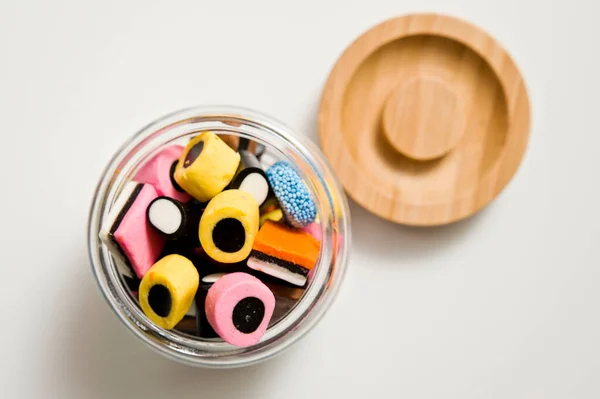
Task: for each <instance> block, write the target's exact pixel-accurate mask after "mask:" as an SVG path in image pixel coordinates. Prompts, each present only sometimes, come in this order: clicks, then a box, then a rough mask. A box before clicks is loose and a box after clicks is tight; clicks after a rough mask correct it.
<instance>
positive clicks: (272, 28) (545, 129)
mask: <svg viewBox="0 0 600 399" xmlns="http://www.w3.org/2000/svg"><path fill="white" fill-rule="evenodd" d="M594 3H596V4H594ZM416 11H437V12H444V13H449V14H452V15H456V16H459V17H462V18H466V19H468V20H470V21H472V22H474V23H476V24H478V25H480V26H482V27H484V28H485V29H486V30H487V31H489V32H490V33H491V34H492V35H494V36H495V37H497V38H498V39H499V40H500V41H501V42H502V43H503V44H504V45H505V47H506V48H507V49H508V50H509V52H510V53H511V54H512V55H513V56H514V58H515V60H516V62H517V64H518V65H519V67H520V68H521V70H522V72H523V75H524V77H525V79H526V81H527V84H528V88H529V92H530V95H531V101H532V107H533V108H532V115H533V127H532V135H531V142H530V146H529V149H528V151H527V153H526V156H525V159H524V161H523V164H522V166H521V168H520V169H519V171H518V173H517V175H516V176H515V179H514V180H513V181H512V182H511V183H510V185H509V186H508V188H507V189H506V190H505V191H504V192H503V193H502V195H501V196H500V197H499V198H498V199H497V201H495V202H494V203H493V204H492V205H491V206H490V207H488V208H487V209H486V210H485V211H484V212H482V213H480V214H479V215H478V216H476V217H474V218H472V219H470V220H468V221H466V222H462V223H458V224H456V225H452V226H450V227H445V228H435V229H411V228H405V227H400V226H397V225H393V224H390V223H387V222H385V221H382V220H380V219H377V218H376V217H374V216H372V215H371V214H369V213H367V212H365V211H364V210H362V209H361V208H360V207H358V206H356V205H355V204H352V205H351V208H352V217H353V231H354V238H355V240H354V245H353V250H352V259H351V263H350V265H349V266H350V267H349V272H348V274H347V280H346V281H345V284H344V286H343V287H342V290H341V292H340V294H339V297H338V300H337V301H336V303H335V304H334V306H333V307H332V308H331V310H330V311H329V312H328V314H327V316H326V317H325V318H324V319H323V320H322V322H321V323H320V324H319V325H318V327H317V328H316V329H315V330H313V331H312V332H311V333H310V334H309V335H308V336H306V338H305V339H303V340H302V341H301V342H299V343H298V344H297V345H295V346H294V347H293V348H292V349H290V350H289V351H287V352H285V353H284V354H282V355H281V356H279V357H277V358H275V359H273V360H272V361H269V362H267V363H263V364H261V365H259V366H255V367H251V368H246V369H236V370H233V371H214V370H203V369H194V368H190V367H187V366H183V365H179V364H176V363H173V362H171V361H169V360H166V359H163V358H162V357H160V356H159V355H156V354H154V353H153V352H151V351H150V350H149V349H147V348H146V347H145V346H143V344H142V343H140V342H138V341H137V340H136V339H135V338H134V337H133V336H132V335H131V334H130V333H129V332H128V331H127V330H126V329H125V328H124V327H123V326H121V325H120V323H119V322H118V321H117V320H116V318H115V317H114V316H113V314H112V313H111V311H110V310H109V308H108V306H107V305H106V304H105V303H104V300H103V299H102V297H101V295H100V294H99V290H98V289H97V287H96V285H95V283H94V281H93V278H92V275H91V272H90V268H89V263H88V258H87V252H86V246H85V234H86V218H87V212H88V206H89V203H90V200H91V197H92V193H93V190H94V188H95V185H96V181H97V179H98V178H99V176H100V173H101V170H102V169H103V167H104V165H105V163H106V162H107V160H108V158H109V157H110V156H111V155H112V153H113V152H114V151H115V150H116V149H117V147H118V146H119V145H120V144H121V143H122V142H123V141H124V140H125V139H126V138H127V137H128V136H129V135H130V134H132V133H133V132H135V131H136V130H138V129H139V128H140V127H142V126H143V125H145V124H146V123H148V122H149V121H151V120H153V119H155V118H157V117H159V116H161V115H163V114H165V113H168V112H171V111H174V110H177V109H179V108H182V107H187V106H190V105H196V104H215V103H229V104H234V105H243V106H248V107H252V108H255V109H258V110H260V111H263V112H266V113H268V114H271V115H273V116H275V117H277V118H279V119H281V120H283V121H284V122H285V123H287V124H288V125H290V126H291V127H292V128H294V129H296V130H297V131H298V132H301V133H302V134H306V135H308V136H309V137H311V138H312V139H313V140H317V132H316V111H317V107H318V101H319V96H320V91H321V89H322V87H323V83H324V81H325V79H326V77H327V75H328V72H329V70H330V68H331V67H332V65H333V63H334V62H335V60H336V58H337V57H338V55H339V54H340V53H341V52H342V50H343V49H344V48H345V47H346V46H347V45H348V44H349V43H350V42H351V41H352V40H353V39H354V38H355V37H356V36H358V35H359V34H360V33H362V32H363V31H365V30H366V29H368V28H369V27H371V26H373V25H374V24H376V23H379V22H381V21H383V20H384V19H387V18H390V17H393V16H397V15H401V14H404V13H407V12H416ZM598 11H600V10H599V7H598V3H597V2H596V1H595V0H589V1H585V0H571V1H563V0H555V1H553V0H547V1H541V0H538V1H534V0H503V1H492V0H462V1H461V0H438V1H434V0H395V1H382V0H369V1H365V0H360V1H354V0H343V1H342V0H339V1H326V0H318V1H317V0H303V1H293V2H288V1H283V0H279V1H261V0H253V1H249V0H247V1H242V0H239V1H235V2H233V1H217V0H213V1H201V0H193V1H188V2H181V1H164V2H159V1H150V0H138V1H123V0H102V1H95V2H91V1H81V0H72V1H67V0H54V1H42V0H39V1H24V0H19V1H16V0H10V1H9V0H2V1H1V2H0V134H1V138H2V142H1V144H0V163H1V168H0V170H1V173H2V175H1V180H0V181H2V184H3V186H2V193H3V196H2V198H1V199H0V222H1V223H2V225H3V228H2V230H1V232H0V242H1V243H0V245H1V250H2V251H1V255H2V258H1V260H0V264H1V269H0V270H1V276H2V288H1V289H0V303H1V304H2V307H1V308H2V315H1V316H0V325H1V329H0V338H1V340H0V367H1V369H2V370H1V373H0V387H1V388H0V389H1V393H0V396H1V397H2V398H20V397H40V398H117V397H123V398H150V397H157V398H178V399H179V398H182V399H183V398H238V397H239V398H261V399H267V398H278V399H293V398H303V399H304V398H313V397H324V398H326V397H330V398H345V397H367V398H380V397H394V398H411V399H418V398H445V399H446V398H460V399H467V398H478V399H479V398H498V399H505V398H511V399H517V398H524V399H525V398H526V399H531V398H544V399H553V398H569V399H580V398H598V397H600V341H599V339H600V310H599V304H600V260H599V258H598V251H597V248H598V247H599V246H600V223H599V222H600V190H599V189H598V186H599V183H600V178H599V176H598V173H599V172H600V147H599V146H600V123H599V122H598V116H599V115H600V109H599V108H600V101H599V100H598V92H599V90H600V77H599V73H600V61H599V56H598V52H599V51H600V44H599V39H600V23H598ZM90 143H91V144H90Z"/></svg>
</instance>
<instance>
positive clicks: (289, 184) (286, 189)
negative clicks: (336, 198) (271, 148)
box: [266, 161, 317, 228]
mask: <svg viewBox="0 0 600 399" xmlns="http://www.w3.org/2000/svg"><path fill="white" fill-rule="evenodd" d="M266 173H267V178H268V179H269V183H270V184H271V188H272V189H273V192H274V193H275V196H276V197H277V201H279V204H280V205H281V209H282V211H283V214H284V215H285V218H286V220H287V221H288V223H290V224H291V225H292V226H294V227H297V228H301V227H304V226H307V225H309V224H310V223H312V222H314V220H315V218H316V217H317V208H316V206H315V203H314V201H313V199H312V198H311V196H310V193H309V192H308V189H307V188H306V185H305V184H304V182H303V181H302V179H301V178H300V176H299V175H298V173H297V172H296V170H295V169H294V168H293V167H292V166H291V165H290V164H288V163H287V162H283V161H277V162H275V164H273V166H271V167H270V168H269V169H268V170H267V172H266Z"/></svg>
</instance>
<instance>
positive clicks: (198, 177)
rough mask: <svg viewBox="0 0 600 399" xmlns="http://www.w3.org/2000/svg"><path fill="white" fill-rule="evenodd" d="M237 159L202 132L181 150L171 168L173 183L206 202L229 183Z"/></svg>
mask: <svg viewBox="0 0 600 399" xmlns="http://www.w3.org/2000/svg"><path fill="white" fill-rule="evenodd" d="M239 163H240V155H239V154H238V153H237V152H235V151H234V150H232V149H231V147H229V146H228V145H227V144H225V143H224V142H223V140H221V139H220V138H219V136H217V135H216V134H214V133H213V132H203V133H200V134H199V135H198V136H196V137H194V138H193V139H192V140H190V142H189V143H188V144H187V146H186V147H185V149H184V151H183V153H182V155H181V157H180V158H179V162H178V163H177V166H176V167H175V173H174V176H175V181H176V182H177V184H179V186H181V188H183V189H184V190H185V191H186V192H187V193H189V194H190V195H191V196H192V197H194V198H195V199H197V200H198V201H200V202H206V201H209V200H210V199H212V198H213V197H214V196H216V195H217V194H218V193H220V192H221V191H223V189H225V187H227V185H228V184H229V183H230V182H231V179H232V178H233V176H234V175H235V173H236V171H237V168H238V165H239Z"/></svg>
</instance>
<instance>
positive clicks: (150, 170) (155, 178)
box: [134, 145, 192, 203]
mask: <svg viewBox="0 0 600 399" xmlns="http://www.w3.org/2000/svg"><path fill="white" fill-rule="evenodd" d="M183 150H184V147H182V146H180V145H172V146H169V147H167V148H165V149H164V150H162V151H161V152H159V153H158V154H156V155H155V156H154V157H153V158H152V159H151V160H149V161H148V162H146V163H145V164H144V166H143V167H142V168H141V169H140V170H139V172H137V173H136V175H135V177H134V180H135V181H137V182H140V183H147V184H151V185H152V186H154V188H155V189H156V192H157V193H158V195H164V196H166V197H171V198H173V199H175V200H177V201H180V202H183V203H185V202H188V201H189V200H190V199H191V198H192V197H191V196H190V195H189V194H188V193H186V192H185V191H184V190H183V189H182V188H181V187H180V186H179V184H178V183H177V182H176V181H175V177H174V176H173V175H174V173H175V167H176V166H177V162H178V161H179V158H180V157H181V154H182V153H183Z"/></svg>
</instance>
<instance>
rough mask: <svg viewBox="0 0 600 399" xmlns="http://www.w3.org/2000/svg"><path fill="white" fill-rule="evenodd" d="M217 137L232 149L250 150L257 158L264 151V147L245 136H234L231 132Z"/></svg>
mask: <svg viewBox="0 0 600 399" xmlns="http://www.w3.org/2000/svg"><path fill="white" fill-rule="evenodd" d="M219 137H220V138H221V139H222V140H223V141H224V142H225V143H226V144H227V145H228V146H229V147H231V148H232V149H233V150H234V151H250V152H251V153H253V154H254V155H256V157H257V158H259V159H260V157H261V156H262V155H263V154H264V153H265V150H266V147H265V146H264V145H262V144H260V143H257V142H256V141H254V140H249V139H247V138H245V137H240V136H235V135H232V134H222V135H219Z"/></svg>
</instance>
